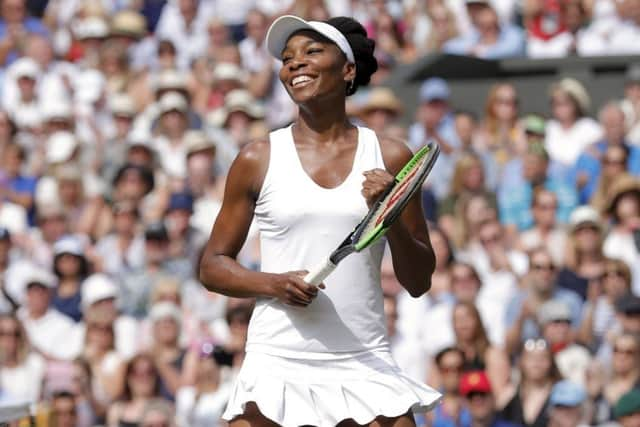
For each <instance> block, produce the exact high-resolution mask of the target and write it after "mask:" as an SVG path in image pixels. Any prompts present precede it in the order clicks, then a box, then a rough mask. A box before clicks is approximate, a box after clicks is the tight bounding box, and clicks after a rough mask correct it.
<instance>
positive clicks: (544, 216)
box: [516, 188, 575, 265]
mask: <svg viewBox="0 0 640 427" xmlns="http://www.w3.org/2000/svg"><path fill="white" fill-rule="evenodd" d="M557 210H558V201H557V198H556V195H555V194H554V193H553V191H550V190H547V189H546V188H537V189H535V190H534V191H533V202H532V204H531V216H532V217H533V227H531V228H530V229H528V230H526V231H524V232H522V233H520V235H519V237H518V242H517V244H516V247H517V248H519V249H520V250H522V251H524V252H530V251H532V250H534V249H536V248H538V247H544V248H545V249H546V250H547V251H549V253H550V254H551V256H552V257H553V262H554V264H555V265H563V264H564V256H565V251H566V240H567V233H566V231H565V230H564V229H563V228H561V227H559V226H558V224H557V222H556V212H557ZM574 212H575V211H574Z"/></svg>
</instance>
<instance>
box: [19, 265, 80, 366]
mask: <svg viewBox="0 0 640 427" xmlns="http://www.w3.org/2000/svg"><path fill="white" fill-rule="evenodd" d="M23 274H24V275H23V277H22V279H23V283H24V288H25V304H24V305H23V307H21V308H20V309H19V310H18V317H19V318H20V320H21V321H22V323H23V324H24V327H25V329H26V331H27V334H28V335H29V341H31V343H32V345H33V346H34V348H36V349H37V350H38V351H39V352H40V353H42V354H44V355H45V356H46V357H51V358H53V359H61V360H72V359H74V358H75V357H77V356H78V354H79V351H80V349H79V346H78V337H79V330H78V329H77V327H76V325H75V323H74V322H73V320H71V319H70V318H69V317H67V316H65V315H64V314H62V313H60V312H59V311H57V310H56V309H54V308H51V307H50V303H51V297H52V290H53V288H54V287H55V286H56V282H55V276H53V274H51V273H50V272H49V271H47V270H44V269H42V268H40V267H38V266H36V265H32V266H27V267H26V268H25V269H24V271H23Z"/></svg>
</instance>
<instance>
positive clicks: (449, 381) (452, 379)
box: [438, 351, 464, 393]
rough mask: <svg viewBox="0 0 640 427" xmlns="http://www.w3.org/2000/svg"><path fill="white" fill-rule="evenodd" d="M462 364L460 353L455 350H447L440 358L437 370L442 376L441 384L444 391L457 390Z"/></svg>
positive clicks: (451, 391) (453, 391)
mask: <svg viewBox="0 0 640 427" xmlns="http://www.w3.org/2000/svg"><path fill="white" fill-rule="evenodd" d="M463 365H464V359H463V358H462V355H461V354H460V353H459V352H457V351H450V352H447V353H446V354H445V355H444V356H442V359H440V364H439V366H438V370H439V371H440V376H441V377H442V386H443V388H444V390H445V391H447V392H450V393H455V392H457V391H458V385H459V384H460V377H461V376H462V368H463Z"/></svg>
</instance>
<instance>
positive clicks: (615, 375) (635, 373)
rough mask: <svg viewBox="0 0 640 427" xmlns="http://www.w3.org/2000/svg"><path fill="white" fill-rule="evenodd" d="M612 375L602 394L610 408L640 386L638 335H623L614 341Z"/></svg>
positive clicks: (639, 341) (639, 346)
mask: <svg viewBox="0 0 640 427" xmlns="http://www.w3.org/2000/svg"><path fill="white" fill-rule="evenodd" d="M611 362H612V363H611V373H610V375H609V377H608V380H607V383H606V385H605V386H604V389H603V390H602V394H603V395H604V398H605V400H606V402H607V403H608V404H609V407H610V408H615V407H616V403H617V402H618V401H619V400H620V398H621V397H622V396H624V395H625V394H626V393H628V392H630V391H631V390H634V389H638V386H640V340H639V338H638V336H637V335H634V334H630V333H622V334H620V335H618V336H616V337H615V338H614V339H613V358H612V361H611Z"/></svg>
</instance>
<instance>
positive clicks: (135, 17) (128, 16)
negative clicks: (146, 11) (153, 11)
mask: <svg viewBox="0 0 640 427" xmlns="http://www.w3.org/2000/svg"><path fill="white" fill-rule="evenodd" d="M146 33H147V20H146V18H145V17H144V15H142V14H140V13H138V12H134V11H133V10H123V11H120V12H118V13H116V14H115V15H114V16H113V18H112V19H111V34H110V35H111V36H125V37H132V38H135V39H140V38H142V37H143V36H144V35H145V34H146Z"/></svg>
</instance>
